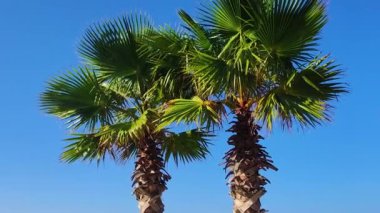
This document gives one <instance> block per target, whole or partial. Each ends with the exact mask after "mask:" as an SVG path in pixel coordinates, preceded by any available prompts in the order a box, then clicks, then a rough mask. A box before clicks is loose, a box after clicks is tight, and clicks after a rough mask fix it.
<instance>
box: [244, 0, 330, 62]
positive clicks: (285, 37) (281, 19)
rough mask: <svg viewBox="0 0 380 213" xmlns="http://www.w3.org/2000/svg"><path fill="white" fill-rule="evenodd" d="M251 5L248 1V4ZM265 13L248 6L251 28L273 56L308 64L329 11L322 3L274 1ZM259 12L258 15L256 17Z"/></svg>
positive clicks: (310, 0) (292, 0)
mask: <svg viewBox="0 0 380 213" xmlns="http://www.w3.org/2000/svg"><path fill="white" fill-rule="evenodd" d="M248 2H249V1H248ZM267 7H268V8H266V10H265V11H263V10H257V9H256V8H257V7H256V6H255V5H254V2H253V3H248V7H245V8H246V11H247V14H248V15H250V17H251V19H249V20H248V23H249V22H251V23H250V24H248V25H251V26H252V28H253V29H255V36H256V38H257V40H258V42H260V43H261V44H262V45H263V47H265V49H266V50H267V51H268V52H269V53H270V55H272V56H273V57H279V58H287V59H291V60H292V61H293V62H294V61H307V60H309V59H311V58H313V56H312V53H313V52H314V51H316V48H317V46H318V44H317V41H318V40H319V37H318V36H319V33H320V31H321V29H322V27H323V26H324V25H325V24H326V21H327V18H326V12H325V11H326V9H325V5H324V3H323V1H321V0H287V1H284V0H274V1H272V3H271V4H267ZM257 13H258V14H257Z"/></svg>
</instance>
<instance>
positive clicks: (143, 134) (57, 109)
mask: <svg viewBox="0 0 380 213" xmlns="http://www.w3.org/2000/svg"><path fill="white" fill-rule="evenodd" d="M186 40H187V39H186V38H185V37H183V36H181V35H180V34H178V33H175V31H173V30H170V29H164V30H160V31H157V30H154V29H153V27H152V25H150V23H149V21H148V19H147V18H145V17H144V16H126V17H123V18H120V19H117V20H114V21H108V22H105V23H103V24H98V25H95V26H94V27H91V28H90V29H89V30H88V31H87V33H86V34H85V37H84V39H83V41H82V42H81V44H80V47H79V52H80V55H81V56H82V57H83V58H84V59H85V61H86V65H85V66H84V67H81V68H79V69H77V70H76V71H72V72H68V73H66V74H64V75H62V76H59V77H56V78H55V79H53V80H51V81H50V82H49V84H48V86H47V89H46V91H45V92H44V93H43V94H42V96H41V103H42V108H43V109H44V110H45V111H47V112H48V113H49V114H53V115H56V116H58V117H60V118H62V119H64V120H67V124H68V126H69V128H71V129H72V131H75V132H77V133H76V134H74V135H73V136H72V138H70V139H69V141H70V142H71V143H70V145H68V146H67V147H66V149H65V151H64V152H63V154H62V159H63V160H64V161H67V162H74V161H76V160H80V159H82V160H90V161H91V160H98V161H101V160H104V159H105V158H106V157H107V156H110V157H111V158H113V159H115V160H117V161H124V160H128V159H130V158H132V157H136V161H135V170H134V173H133V176H132V180H133V185H134V194H135V196H136V198H137V200H138V206H139V209H140V212H141V213H162V212H163V211H164V204H163V202H162V193H163V192H164V191H165V190H166V183H167V181H168V180H169V179H170V176H169V174H168V173H167V172H166V171H165V162H167V161H168V160H169V159H171V158H172V159H174V161H175V163H178V162H179V161H182V162H189V161H193V160H198V159H203V158H204V157H205V156H206V155H207V154H208V150H207V145H208V144H209V143H208V140H207V137H208V136H210V135H209V134H208V133H207V132H203V131H202V130H199V129H194V130H190V131H186V132H179V133H175V132H172V131H169V129H167V128H161V129H159V130H158V129H157V126H158V124H159V120H160V117H161V116H162V114H163V112H162V104H163V103H165V101H167V100H169V99H173V98H175V97H183V98H186V97H189V96H190V97H191V94H193V92H194V90H193V86H192V82H191V81H188V80H187V79H186V78H187V77H186V75H180V74H179V73H180V72H182V68H183V64H184V62H185V61H184V60H183V58H184V57H182V56H181V48H183V47H186V42H187V41H186ZM168 44H170V45H168ZM175 44H177V45H175ZM158 46H165V47H166V48H165V50H166V52H165V54H164V52H162V51H161V52H157V50H156V47H158ZM170 52H172V53H175V54H169V53H170ZM168 64H171V65H174V64H175V66H170V67H169V66H167V65H168Z"/></svg>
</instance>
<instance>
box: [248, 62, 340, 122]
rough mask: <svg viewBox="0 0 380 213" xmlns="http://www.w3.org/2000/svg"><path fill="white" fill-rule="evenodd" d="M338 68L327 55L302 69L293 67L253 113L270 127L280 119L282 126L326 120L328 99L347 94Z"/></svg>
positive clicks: (261, 100) (264, 96)
mask: <svg viewBox="0 0 380 213" xmlns="http://www.w3.org/2000/svg"><path fill="white" fill-rule="evenodd" d="M341 73H342V72H341V70H340V69H339V67H338V66H337V65H335V63H334V62H333V61H328V57H327V56H326V57H321V58H316V59H314V60H312V61H311V62H310V64H309V65H307V66H306V67H305V68H304V69H303V70H301V71H297V70H293V71H292V72H289V73H288V75H286V77H284V76H282V78H283V79H282V80H281V81H280V82H279V83H278V86H277V87H275V88H273V89H272V90H270V91H268V92H266V93H265V95H263V96H262V97H261V98H260V99H259V100H258V102H257V108H256V112H255V113H256V116H257V117H258V118H259V119H261V120H262V121H263V122H264V123H266V125H267V127H268V128H269V129H270V128H272V125H273V122H274V120H275V119H276V118H279V119H280V120H281V121H282V122H283V124H284V125H285V126H288V127H290V126H292V124H293V123H294V121H297V122H298V123H300V124H301V126H313V127H314V126H316V125H318V124H320V123H321V122H323V121H325V120H329V109H330V108H331V106H330V104H329V103H328V102H329V101H331V100H333V99H336V98H337V97H338V96H339V95H340V94H342V93H346V92H347V89H346V86H345V84H343V83H342V82H340V81H339V77H340V75H341Z"/></svg>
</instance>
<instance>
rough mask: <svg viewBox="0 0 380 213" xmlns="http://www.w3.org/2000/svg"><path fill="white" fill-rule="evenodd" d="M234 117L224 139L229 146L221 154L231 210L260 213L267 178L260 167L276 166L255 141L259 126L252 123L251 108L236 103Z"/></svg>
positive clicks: (239, 212) (258, 137)
mask: <svg viewBox="0 0 380 213" xmlns="http://www.w3.org/2000/svg"><path fill="white" fill-rule="evenodd" d="M243 106H244V105H243ZM235 119H236V120H235V121H233V122H232V124H233V125H232V127H231V128H230V129H229V130H228V131H229V132H232V133H233V135H232V136H231V137H230V138H229V139H228V144H229V145H232V146H233V148H232V149H231V150H230V151H228V152H227V153H226V155H225V157H224V159H225V162H226V167H225V168H226V170H228V175H227V177H229V178H230V180H229V184H230V190H231V197H232V198H233V201H234V207H233V208H234V209H233V212H234V213H263V212H266V210H264V209H262V208H261V203H260V198H261V197H262V196H263V195H264V194H265V192H266V191H265V188H264V186H265V185H266V184H267V183H269V181H268V179H266V178H265V177H263V176H262V175H261V174H260V170H267V169H272V170H277V168H276V167H275V166H273V165H272V163H273V161H272V160H271V159H270V157H269V155H268V153H267V152H266V151H265V150H264V149H265V147H263V146H262V145H260V144H259V141H260V140H261V139H263V138H262V137H261V136H260V135H259V130H260V128H261V127H260V126H258V125H256V124H255V123H254V119H253V118H252V112H251V111H250V110H249V109H247V108H245V107H239V108H237V109H236V110H235Z"/></svg>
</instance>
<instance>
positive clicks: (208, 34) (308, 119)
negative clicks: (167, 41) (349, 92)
mask: <svg viewBox="0 0 380 213" xmlns="http://www.w3.org/2000/svg"><path fill="white" fill-rule="evenodd" d="M200 13H201V18H200V20H199V22H196V21H195V20H194V19H192V18H191V17H190V16H189V15H188V14H187V13H186V12H184V11H180V13H179V15H180V16H181V18H182V19H183V21H184V22H185V24H186V26H185V27H186V29H187V30H188V31H189V33H190V34H191V36H192V37H191V38H192V40H193V42H194V45H193V46H192V47H193V48H192V49H189V51H188V54H187V55H188V56H189V59H188V65H187V69H186V72H187V73H188V74H190V75H192V76H193V80H194V85H196V86H197V87H196V89H197V97H194V98H193V99H191V100H183V99H175V100H172V101H171V102H170V104H169V107H168V109H167V110H166V112H165V115H164V118H163V119H162V122H163V123H162V124H161V125H162V126H165V125H168V124H170V123H172V122H181V121H183V122H193V121H199V120H201V121H202V123H201V124H208V123H218V122H220V121H221V119H222V115H223V114H225V112H232V113H233V114H234V115H235V119H234V121H233V122H232V124H233V125H232V127H231V128H230V129H229V130H228V131H230V132H232V133H233V135H232V136H231V137H230V138H229V139H228V144H230V145H232V146H233V148H232V149H231V150H230V151H229V152H227V153H226V156H225V159H226V169H228V170H229V171H230V173H229V175H231V178H232V179H231V181H230V185H231V195H232V197H233V198H234V201H235V210H234V212H238V213H246V212H254V213H258V212H263V211H264V210H262V209H261V207H260V206H261V205H260V201H259V198H260V197H261V196H262V195H263V194H264V193H265V189H264V185H265V184H266V183H267V182H268V180H267V179H265V178H264V177H263V176H261V175H260V174H259V171H260V170H261V169H274V170H276V167H274V166H273V165H272V161H271V160H270V157H269V155H268V153H266V152H265V150H264V148H265V147H263V146H261V145H260V144H259V141H260V140H261V139H262V137H261V136H260V135H259V130H260V129H261V127H260V126H259V125H258V123H263V124H264V125H265V126H266V127H267V128H268V129H271V128H272V127H273V124H274V122H275V121H276V120H278V121H280V122H281V123H282V125H283V126H285V127H291V126H292V125H293V124H294V123H295V122H296V123H298V124H300V125H301V126H302V127H304V126H312V127H314V126H316V125H318V124H320V123H321V122H323V121H326V120H329V118H330V116H329V110H330V109H331V107H330V103H331V101H332V100H334V99H336V98H337V97H338V96H339V95H340V94H341V93H345V92H346V88H345V85H344V83H341V82H340V81H339V78H340V76H341V73H342V71H341V70H340V68H339V66H337V64H336V63H335V62H334V61H333V60H332V59H330V57H329V55H321V54H320V53H319V52H318V40H319V34H320V32H321V29H322V28H323V26H324V25H325V24H326V22H327V18H326V10H325V4H324V3H323V2H322V1H320V0H251V1H249V0H215V1H213V2H212V3H211V4H210V5H208V6H206V7H204V8H203V9H201V11H200Z"/></svg>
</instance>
